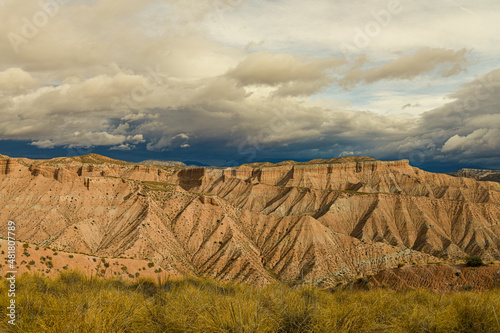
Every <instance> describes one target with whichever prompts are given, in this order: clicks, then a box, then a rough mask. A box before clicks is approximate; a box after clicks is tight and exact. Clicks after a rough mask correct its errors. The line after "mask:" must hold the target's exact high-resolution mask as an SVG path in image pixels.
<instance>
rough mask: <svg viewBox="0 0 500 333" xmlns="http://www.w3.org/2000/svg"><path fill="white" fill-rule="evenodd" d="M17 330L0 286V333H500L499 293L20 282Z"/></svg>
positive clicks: (74, 276)
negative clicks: (9, 320)
mask: <svg viewBox="0 0 500 333" xmlns="http://www.w3.org/2000/svg"><path fill="white" fill-rule="evenodd" d="M16 299H17V326H16V328H15V329H13V328H12V327H11V326H10V325H8V324H7V319H6V318H7V317H6V306H7V304H8V301H9V299H8V296H7V284H6V281H5V279H2V281H1V282H0V306H1V308H0V318H1V324H0V332H57V333H62V332H95V333H100V332H102V333H104V332H106V333H108V332H474V333H480V332H500V322H499V319H500V318H498V316H499V315H500V312H499V309H500V290H492V291H488V292H484V293H475V292H457V293H453V294H436V293H432V292H429V291H424V290H412V291H406V292H395V291H391V290H387V289H378V290H370V291H345V290H344V291H336V292H333V293H332V292H329V291H326V290H321V289H319V288H315V287H311V286H302V287H294V288H292V287H289V286H286V285H280V284H276V285H271V286H266V287H262V288H258V287H252V286H248V285H245V284H237V283H229V284H228V283H225V284H223V283H220V282H216V281H213V280H210V279H202V278H184V279H177V280H167V281H160V283H159V284H158V283H157V282H155V281H152V280H146V279H139V280H137V281H136V282H125V281H122V280H118V279H107V280H103V279H98V278H90V277H85V276H84V275H83V274H81V273H78V272H65V273H63V274H62V275H61V276H59V277H57V278H53V279H49V278H46V277H41V276H39V275H35V274H30V275H24V276H22V277H19V278H18V280H17V298H16Z"/></svg>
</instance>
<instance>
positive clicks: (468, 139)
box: [441, 128, 500, 154]
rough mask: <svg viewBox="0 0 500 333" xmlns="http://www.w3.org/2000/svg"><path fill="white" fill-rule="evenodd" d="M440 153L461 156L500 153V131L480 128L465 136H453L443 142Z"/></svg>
mask: <svg viewBox="0 0 500 333" xmlns="http://www.w3.org/2000/svg"><path fill="white" fill-rule="evenodd" d="M441 151H443V152H459V153H461V154H479V153H482V152H490V151H500V129H498V128H495V129H487V128H480V129H477V130H475V131H474V132H472V133H470V134H469V135H466V136H460V135H458V134H457V135H454V136H452V137H451V138H449V139H448V140H447V141H446V142H445V144H444V145H443V148H442V149H441Z"/></svg>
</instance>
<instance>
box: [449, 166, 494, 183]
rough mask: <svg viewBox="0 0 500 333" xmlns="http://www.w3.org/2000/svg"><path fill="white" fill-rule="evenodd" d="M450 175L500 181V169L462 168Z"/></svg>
mask: <svg viewBox="0 0 500 333" xmlns="http://www.w3.org/2000/svg"><path fill="white" fill-rule="evenodd" d="M450 175H452V176H455V177H466V178H472V179H475V180H479V181H490V182H497V183H500V170H481V169H462V170H459V171H458V172H452V173H450Z"/></svg>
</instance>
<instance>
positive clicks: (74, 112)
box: [0, 0, 500, 165]
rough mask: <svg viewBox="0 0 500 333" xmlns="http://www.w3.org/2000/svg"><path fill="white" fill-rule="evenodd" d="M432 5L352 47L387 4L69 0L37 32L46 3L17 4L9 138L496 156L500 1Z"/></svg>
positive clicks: (8, 57) (11, 14) (204, 148)
mask: <svg viewBox="0 0 500 333" xmlns="http://www.w3.org/2000/svg"><path fill="white" fill-rule="evenodd" d="M432 6H433V12H432V13H429V11H428V6H427V4H426V3H425V2H424V3H422V2H410V1H405V2H402V9H403V11H402V12H401V14H398V16H393V17H392V21H391V23H390V24H389V25H388V26H387V27H384V29H383V30H381V32H380V34H379V35H378V36H376V37H375V38H372V40H371V41H370V45H369V47H366V48H364V49H363V50H361V51H362V52H361V53H360V54H356V56H355V57H354V58H353V59H351V58H350V57H348V58H347V59H345V58H344V57H343V56H342V52H341V50H340V45H341V44H342V42H344V41H345V42H352V38H353V33H354V32H355V31H356V29H357V28H360V29H361V28H363V27H365V25H366V23H367V22H370V21H371V20H374V18H373V15H372V12H379V11H380V10H384V8H385V7H386V4H380V5H379V4H376V3H367V2H366V1H365V2H362V1H360V0H353V1H349V2H345V1H344V2H342V1H341V2H339V1H326V0H318V1H317V2H315V5H314V6H311V5H310V4H308V3H305V2H303V1H298V0H289V1H282V0H277V1H267V2H262V3H261V2H259V3H256V2H251V1H219V0H210V1H205V2H203V3H202V4H201V3H198V2H196V1H194V0H189V1H188V2H185V1H179V0H165V1H163V0H130V1H127V2H126V3H120V2H116V1H112V0H100V1H70V2H65V4H64V5H62V4H61V6H60V7H59V8H58V10H57V12H54V13H53V14H54V15H53V16H50V19H49V20H48V21H47V22H46V24H43V25H41V24H39V25H40V26H35V28H36V29H33V31H32V36H30V37H29V38H28V37H27V36H24V35H23V33H25V32H27V30H29V28H30V27H31V26H29V25H31V24H33V17H34V15H41V14H38V13H40V11H44V8H42V7H41V5H40V3H39V2H37V1H25V2H22V3H21V2H15V1H10V2H9V3H8V6H6V7H5V8H4V9H5V10H2V11H0V20H1V21H2V25H1V26H0V34H2V35H3V36H7V35H8V34H9V33H14V34H17V35H19V36H21V37H22V38H24V39H26V43H25V42H24V41H23V43H21V44H20V45H19V50H18V52H16V51H15V49H14V48H13V46H12V44H11V43H10V41H9V39H8V38H4V39H2V40H0V52H1V54H2V59H1V60H0V90H1V92H0V110H1V112H0V140H26V141H29V142H32V144H33V145H34V146H35V147H39V148H45V149H51V148H55V147H60V146H64V147H97V146H100V147H103V148H104V149H107V148H108V147H109V149H113V150H122V151H125V152H128V154H130V155H128V156H132V155H133V154H134V152H136V151H137V150H138V149H143V147H144V146H146V147H147V149H149V150H150V151H149V152H144V153H147V154H149V153H151V152H154V151H163V150H169V151H172V152H176V151H182V154H188V153H191V152H193V154H194V153H197V154H198V155H199V159H202V158H205V159H206V158H211V156H216V155H218V156H224V158H226V157H227V156H229V158H230V159H238V160H240V159H241V160H244V161H247V160H249V159H252V158H253V159H265V158H272V159H277V158H280V157H283V158H285V159H290V158H296V159H299V158H302V159H307V158H316V157H332V156H338V155H339V154H340V155H342V154H350V153H354V154H360V155H370V156H374V157H379V158H383V157H386V158H406V157H408V156H410V155H411V154H412V153H414V152H415V151H418V152H422V153H423V154H424V155H425V156H424V157H425V160H433V161H435V160H440V161H462V160H478V161H479V160H481V161H485V159H489V160H488V161H486V162H485V163H489V165H495V163H496V165H499V163H498V157H496V159H495V158H494V157H492V156H496V155H495V154H496V153H495V152H494V151H492V149H494V148H497V147H498V146H497V140H498V133H497V132H496V130H495V128H498V122H499V118H498V116H499V112H498V110H499V109H500V108H499V106H500V97H499V96H500V94H498V91H499V90H498V89H499V88H500V86H499V82H500V70H498V71H492V72H490V73H488V74H487V75H485V76H481V77H477V78H475V77H473V76H472V75H474V74H476V73H479V71H483V70H485V68H486V69H487V70H489V68H490V69H491V68H494V67H495V66H496V63H495V61H494V59H496V58H495V57H496V55H497V54H498V51H499V50H500V46H499V45H500V39H499V37H498V34H497V32H496V31H497V30H498V29H495V28H496V27H499V23H498V19H497V18H498V13H499V12H500V5H492V4H491V2H486V1H481V0H480V1H477V2H474V4H469V5H468V6H469V7H470V8H471V10H472V11H473V12H474V13H476V15H478V17H479V18H480V19H481V22H478V21H477V17H473V16H471V15H470V13H468V12H465V11H464V10H462V9H461V8H458V7H457V6H454V5H450V4H449V3H439V4H437V3H435V2H433V3H432ZM276 13H280V19H275V16H276ZM24 18H26V19H27V20H28V21H26V20H25V19H24ZM27 22H28V23H27ZM470 27H474V29H471V28H470ZM35 30H36V31H35ZM252 41H254V43H253V44H251V45H250V44H249V43H250V42H252ZM255 41H257V42H258V43H256V42H255ZM260 41H262V42H260ZM248 45H250V46H251V47H249V48H247V46H248ZM250 50H251V51H253V52H252V53H249V52H250ZM469 50H470V51H469ZM483 59H486V60H483ZM487 59H492V60H491V61H490V60H487ZM488 61H489V62H488ZM465 66H467V70H468V72H464V70H465V68H466V67H465ZM461 82H468V83H466V84H464V85H462V86H460V87H459V88H455V87H457V85H458V84H459V83H461ZM485 82H486V83H485ZM345 89H351V90H349V91H346V90H345ZM443 97H446V100H443ZM417 101H418V102H419V103H420V104H421V106H419V104H418V103H417ZM405 104H408V105H405ZM402 105H405V107H403V109H404V110H405V112H402V111H401V106H402ZM436 106H437V107H436ZM409 107H412V108H415V109H407V108H409ZM410 110H411V111H412V112H411V113H410V112H406V111H410ZM424 111H427V112H424ZM183 148H184V149H183ZM185 148H189V149H185ZM197 159H198V157H197ZM220 159H223V157H220Z"/></svg>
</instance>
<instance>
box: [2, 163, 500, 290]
mask: <svg viewBox="0 0 500 333" xmlns="http://www.w3.org/2000/svg"><path fill="white" fill-rule="evenodd" d="M0 220H4V221H7V220H14V221H16V222H17V226H18V235H17V237H18V239H20V240H23V241H30V242H35V243H39V244H41V245H43V246H51V247H55V248H58V249H60V250H65V251H70V252H71V251H72V252H75V251H78V252H84V253H89V254H95V255H100V256H109V257H119V256H125V257H132V258H135V259H144V260H153V261H155V262H156V263H157V264H158V265H160V266H161V267H162V268H163V269H164V271H166V272H176V274H177V273H178V274H204V275H211V276H215V277H218V278H220V279H228V280H229V279H239V280H243V281H248V282H251V283H256V284H265V283H269V282H271V281H273V279H275V278H276V277H278V278H280V279H285V280H301V279H304V280H313V281H315V282H321V283H325V284H334V283H336V281H341V280H343V279H348V278H353V277H356V276H359V275H362V274H368V273H376V272H377V271H379V270H381V269H383V268H387V267H394V266H395V265H397V263H398V262H406V263H412V262H420V263H422V262H427V261H429V260H431V261H434V260H438V258H446V259H447V260H454V259H457V258H461V257H463V256H465V255H467V254H479V255H482V256H483V257H484V258H485V259H500V257H499V253H500V238H499V235H500V184H497V183H493V182H477V181H475V180H473V179H467V178H455V177H451V176H448V175H443V174H433V173H427V172H424V171H422V170H419V169H417V168H413V167H411V166H410V165H409V164H408V161H405V160H403V161H394V162H382V161H375V160H361V161H352V160H349V161H345V160H343V161H338V160H329V161H321V160H319V161H313V162H310V163H288V164H287V163H282V164H280V165H270V164H266V165H260V166H259V165H246V166H241V167H237V168H229V169H223V170H218V169H205V168H179V167H177V166H174V167H168V166H144V165H132V164H128V163H125V162H121V161H116V160H111V159H107V158H105V157H99V156H98V155H92V156H90V157H85V156H84V157H79V158H71V159H56V160H50V161H30V160H26V159H22V160H21V159H4V160H0ZM0 234H1V235H2V236H5V234H6V224H4V225H1V226H0ZM172 274H173V273H172Z"/></svg>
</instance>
